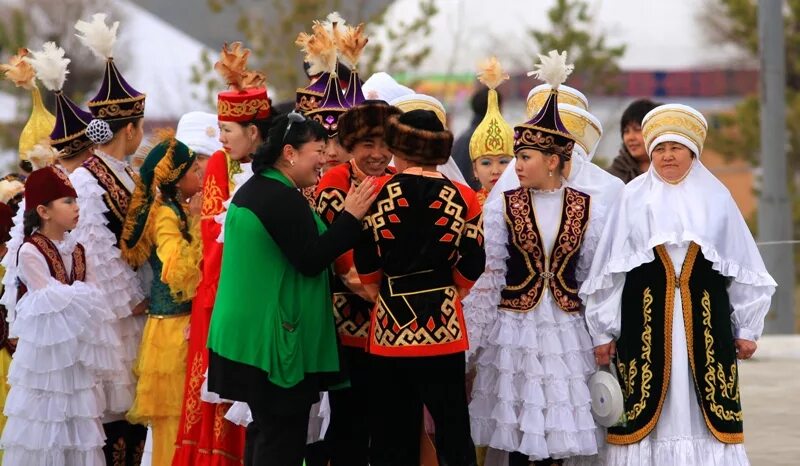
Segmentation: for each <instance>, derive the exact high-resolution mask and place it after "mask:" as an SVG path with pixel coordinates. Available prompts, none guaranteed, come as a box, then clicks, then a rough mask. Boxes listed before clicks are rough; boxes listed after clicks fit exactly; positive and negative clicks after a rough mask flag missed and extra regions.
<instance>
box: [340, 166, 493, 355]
mask: <svg viewBox="0 0 800 466" xmlns="http://www.w3.org/2000/svg"><path fill="white" fill-rule="evenodd" d="M365 219H366V223H367V225H368V231H367V233H368V235H369V236H370V240H369V241H362V243H361V244H360V245H359V246H357V247H356V248H355V264H356V268H357V269H358V272H359V275H360V277H361V281H362V283H365V284H366V283H370V284H378V283H379V284H380V293H379V300H378V303H376V305H375V308H374V309H373V311H372V315H371V325H370V335H369V347H368V351H369V352H370V353H372V354H377V355H383V356H433V355H442V354H452V353H457V352H461V351H465V350H466V349H467V348H468V346H469V343H468V341H467V333H466V328H465V324H464V316H463V313H462V310H461V299H460V298H459V296H458V292H457V287H461V288H470V287H472V285H473V283H474V282H475V280H477V279H478V277H479V276H480V274H481V273H482V272H483V269H484V264H485V261H486V255H485V253H484V250H483V217H482V213H481V207H480V204H479V202H478V199H477V197H476V195H475V192H474V191H473V190H472V189H471V188H469V187H468V186H464V185H461V184H459V183H455V182H453V181H450V180H448V179H447V178H445V177H443V176H441V175H440V174H438V173H435V172H434V173H432V174H429V173H421V172H417V173H409V171H406V172H404V173H400V174H397V175H394V176H393V177H391V178H390V179H388V180H387V181H386V183H385V185H384V186H383V188H382V189H381V191H380V192H379V194H378V198H377V199H376V201H375V203H374V204H373V206H372V210H371V211H370V213H368V214H367V217H365Z"/></svg>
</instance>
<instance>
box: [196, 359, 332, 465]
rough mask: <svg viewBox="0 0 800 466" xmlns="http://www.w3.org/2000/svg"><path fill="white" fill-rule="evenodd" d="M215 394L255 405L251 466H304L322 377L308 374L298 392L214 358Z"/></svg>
mask: <svg viewBox="0 0 800 466" xmlns="http://www.w3.org/2000/svg"><path fill="white" fill-rule="evenodd" d="M208 358H209V359H208V385H209V389H211V390H212V391H214V392H216V393H219V394H220V395H222V396H223V397H225V398H228V399H231V400H240V401H245V402H247V404H248V405H249V406H250V411H251V413H252V414H253V422H251V423H250V425H249V426H247V432H246V437H245V458H244V464H245V465H247V466H266V465H270V466H301V465H302V464H303V453H304V451H305V446H306V436H307V434H308V415H309V413H310V411H311V405H313V404H314V403H316V402H317V401H319V390H320V376H318V375H316V374H306V378H305V379H303V380H302V381H300V383H298V384H297V385H294V386H293V387H289V388H284V387H280V386H278V385H275V384H273V383H272V382H270V381H269V374H267V373H266V372H264V371H262V370H261V369H259V368H257V367H254V366H248V365H246V364H242V363H240V362H237V361H232V360H230V359H227V358H225V357H223V356H220V355H218V354H216V353H215V352H213V351H209V353H208Z"/></svg>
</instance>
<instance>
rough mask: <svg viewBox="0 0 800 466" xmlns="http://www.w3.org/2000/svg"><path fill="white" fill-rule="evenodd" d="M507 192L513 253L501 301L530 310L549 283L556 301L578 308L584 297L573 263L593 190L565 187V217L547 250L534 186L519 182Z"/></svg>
mask: <svg viewBox="0 0 800 466" xmlns="http://www.w3.org/2000/svg"><path fill="white" fill-rule="evenodd" d="M503 195H504V196H505V220H506V227H507V228H508V246H507V247H508V254H509V258H508V259H507V260H506V264H507V266H508V272H507V273H506V287H505V288H504V289H503V290H502V292H501V293H500V307H502V308H503V309H508V310H511V311H517V312H528V311H531V310H533V309H534V308H535V307H536V306H537V305H538V304H539V301H541V299H542V295H543V294H544V290H545V288H546V287H549V288H550V292H551V293H552V294H553V297H554V298H555V300H556V303H558V307H560V308H561V309H562V310H564V311H566V312H575V311H579V310H580V308H581V300H580V298H579V297H578V282H577V280H576V279H575V269H576V268H577V266H578V251H580V247H581V244H582V243H583V234H584V232H585V231H586V226H587V225H588V224H589V204H590V198H589V195H587V194H584V193H582V192H580V191H576V190H574V189H571V188H564V200H563V203H562V211H561V222H560V225H559V227H558V235H557V236H556V241H555V244H554V245H553V250H552V251H551V253H550V254H549V255H548V254H547V253H546V252H545V246H544V244H543V243H542V235H541V233H540V232H539V225H538V223H537V220H536V215H535V213H534V210H533V203H532V199H531V194H530V191H529V190H527V189H525V188H518V189H515V190H513V191H508V192H506V193H504V194H503Z"/></svg>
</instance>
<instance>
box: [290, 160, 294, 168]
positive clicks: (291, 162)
mask: <svg viewBox="0 0 800 466" xmlns="http://www.w3.org/2000/svg"><path fill="white" fill-rule="evenodd" d="M289 165H291V166H293V167H294V159H292V160H290V161H289Z"/></svg>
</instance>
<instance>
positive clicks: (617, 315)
mask: <svg viewBox="0 0 800 466" xmlns="http://www.w3.org/2000/svg"><path fill="white" fill-rule="evenodd" d="M666 249H667V252H668V253H669V254H670V258H671V259H672V263H673V264H682V263H683V260H684V258H685V256H686V251H687V249H688V243H683V244H681V245H672V244H668V245H666ZM676 266H677V265H676ZM625 275H626V274H625V273H618V274H614V275H613V276H612V282H613V285H612V286H611V287H610V288H606V289H604V290H598V291H596V292H595V293H593V294H591V295H590V296H589V298H588V300H587V303H586V323H587V325H588V326H589V333H590V334H591V335H592V340H593V341H594V344H595V346H599V345H603V344H605V343H608V342H610V341H611V340H614V339H617V338H619V335H620V329H621V327H622V324H621V315H622V314H621V313H622V290H623V289H624V288H625ZM772 293H773V287H771V286H754V285H744V284H742V283H739V282H736V281H733V280H729V282H728V298H729V299H730V304H731V308H732V309H733V312H732V314H731V320H732V322H733V326H734V335H735V337H736V338H741V339H744V340H752V341H756V340H758V338H759V337H760V336H761V332H762V331H763V330H764V317H765V316H766V315H767V311H769V306H770V302H771V298H772Z"/></svg>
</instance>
